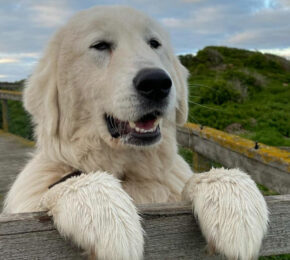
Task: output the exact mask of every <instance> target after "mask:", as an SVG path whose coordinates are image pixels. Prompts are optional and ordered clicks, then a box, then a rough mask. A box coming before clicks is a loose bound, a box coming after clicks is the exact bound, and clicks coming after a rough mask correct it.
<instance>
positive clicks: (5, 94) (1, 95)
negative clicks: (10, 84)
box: [0, 89, 22, 101]
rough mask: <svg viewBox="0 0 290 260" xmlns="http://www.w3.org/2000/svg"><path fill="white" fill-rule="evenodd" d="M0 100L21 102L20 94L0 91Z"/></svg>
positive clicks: (18, 92)
mask: <svg viewBox="0 0 290 260" xmlns="http://www.w3.org/2000/svg"><path fill="white" fill-rule="evenodd" d="M0 99H6V100H17V101H21V100H22V92H20V91H12V90H4V89H0Z"/></svg>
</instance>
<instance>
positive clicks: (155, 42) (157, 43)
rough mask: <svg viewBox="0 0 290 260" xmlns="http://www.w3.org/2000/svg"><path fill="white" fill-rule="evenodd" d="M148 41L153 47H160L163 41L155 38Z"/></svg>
mask: <svg viewBox="0 0 290 260" xmlns="http://www.w3.org/2000/svg"><path fill="white" fill-rule="evenodd" d="M148 43H149V45H150V47H151V48H152V49H158V48H159V47H160V46H161V43H160V42H159V41H157V40H155V39H151V40H150V41H149V42H148Z"/></svg>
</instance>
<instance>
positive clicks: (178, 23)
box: [160, 17, 184, 28]
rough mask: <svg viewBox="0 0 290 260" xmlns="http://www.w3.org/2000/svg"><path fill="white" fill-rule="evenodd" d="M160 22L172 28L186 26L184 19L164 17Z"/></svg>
mask: <svg viewBox="0 0 290 260" xmlns="http://www.w3.org/2000/svg"><path fill="white" fill-rule="evenodd" d="M160 22H161V23H162V24H163V25H165V26H166V27H170V28H180V27H184V21H182V19H177V18H173V17H171V18H162V19H161V20H160Z"/></svg>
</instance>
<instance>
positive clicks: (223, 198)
mask: <svg viewBox="0 0 290 260" xmlns="http://www.w3.org/2000/svg"><path fill="white" fill-rule="evenodd" d="M182 195H183V198H184V199H185V200H190V201H192V204H193V210H194V214H195V216H196V217H197V218H198V222H199V225H200V228H201V230H202V233H203V234H204V236H205V238H206V240H207V243H208V248H209V249H210V251H211V253H215V252H217V253H221V254H224V255H225V256H226V257H227V258H228V259H241V260H250V259H256V258H257V257H258V254H259V250H260V247H261V243H262V239H263V237H264V235H265V233H266V230H267V224H268V210H267V205H266V202H265V200H264V198H263V196H262V194H261V193H260V192H259V190H258V188H257V186H256V184H255V183H254V181H253V180H252V179H251V178H250V177H249V176H248V175H247V174H245V173H243V172H241V171H240V170H238V169H231V170H225V169H223V168H221V169H212V170H211V171H209V172H206V173H202V174H195V175H194V176H193V177H191V179H190V180H189V181H188V182H187V183H186V185H185V188H184V190H183V194H182Z"/></svg>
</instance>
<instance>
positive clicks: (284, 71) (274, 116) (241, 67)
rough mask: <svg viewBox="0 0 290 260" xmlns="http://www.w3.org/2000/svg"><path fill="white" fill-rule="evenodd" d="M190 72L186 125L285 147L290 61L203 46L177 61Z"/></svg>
mask: <svg viewBox="0 0 290 260" xmlns="http://www.w3.org/2000/svg"><path fill="white" fill-rule="evenodd" d="M180 59H181V62H182V63H183V64H184V65H185V66H187V68H188V69H189V71H190V78H189V85H190V87H189V106H190V110H189V111H190V112H189V121H191V122H194V123H198V124H201V125H207V126H210V127H213V128H217V129H220V130H224V129H225V128H226V127H227V126H229V125H231V124H233V123H239V124H240V125H241V126H242V129H243V131H242V133H239V134H240V135H242V136H243V137H246V138H249V139H252V140H254V141H258V142H261V143H265V144H268V145H273V146H290V120H289V116H290V102H289V100H290V62H289V61H287V60H285V59H283V58H280V57H278V56H274V55H263V54H261V53H258V52H250V51H246V50H239V49H232V48H226V47H207V48H205V49H203V50H201V51H199V52H198V54H197V55H196V56H192V55H186V56H181V57H180Z"/></svg>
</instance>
